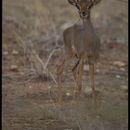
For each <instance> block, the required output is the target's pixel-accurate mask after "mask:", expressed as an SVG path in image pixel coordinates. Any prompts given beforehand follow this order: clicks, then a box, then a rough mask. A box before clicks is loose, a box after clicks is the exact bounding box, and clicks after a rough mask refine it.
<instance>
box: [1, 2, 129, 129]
mask: <svg viewBox="0 0 130 130" xmlns="http://www.w3.org/2000/svg"><path fill="white" fill-rule="evenodd" d="M3 2H4V3H3V7H4V8H3V43H2V45H3V51H2V52H3V58H2V70H3V78H2V80H3V83H2V108H3V109H2V124H3V126H2V127H3V130H117V129H118V130H127V129H128V126H127V125H128V119H127V117H128V91H127V90H128V74H127V72H128V43H127V41H128V40H127V38H128V36H127V31H128V30H127V28H128V26H127V23H128V16H127V15H128V14H127V5H125V4H122V3H119V2H116V1H114V2H113V1H112V0H110V1H109V2H108V1H107V0H104V1H103V2H102V3H101V5H99V6H97V7H96V8H95V9H94V10H93V12H92V19H93V21H94V26H95V28H96V30H97V33H98V34H99V36H100V37H101V42H102V51H101V58H100V61H99V63H98V64H97V65H96V72H95V78H96V89H97V90H98V92H99V93H98V94H97V95H96V100H95V102H94V100H93V98H92V97H91V95H89V94H88V91H89V89H90V87H89V74H88V67H87V66H85V68H84V76H83V91H84V92H87V94H82V96H81V97H80V98H78V99H75V98H74V97H73V92H74V86H75V83H74V80H73V76H72V73H71V68H72V66H73V65H74V62H75V59H74V60H73V61H72V62H71V63H70V65H66V67H65V71H64V78H63V81H62V83H63V89H64V95H63V96H64V103H63V104H62V105H59V104H57V99H58V95H57V93H58V92H57V91H58V89H57V84H56V81H55V80H56V61H57V60H58V59H59V56H60V53H61V52H62V44H63V42H62V32H63V30H64V29H65V28H66V27H68V26H70V25H72V24H73V23H76V22H77V21H78V14H77V13H76V10H75V8H73V7H71V6H70V5H69V4H68V3H67V1H66V0H60V1H59V0H51V1H46V0H21V1H18V0H12V1H10V0H4V1H3ZM111 5H113V6H111ZM113 12H114V13H113ZM58 48H59V50H58ZM56 49H57V51H56ZM54 50H55V51H56V52H55V53H53V51H54ZM51 54H52V55H51ZM49 56H50V58H49ZM48 59H50V60H49V62H48ZM46 65H47V66H46Z"/></svg>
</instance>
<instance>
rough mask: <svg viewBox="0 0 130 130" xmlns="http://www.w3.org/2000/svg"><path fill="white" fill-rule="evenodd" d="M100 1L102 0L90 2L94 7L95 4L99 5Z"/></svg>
mask: <svg viewBox="0 0 130 130" xmlns="http://www.w3.org/2000/svg"><path fill="white" fill-rule="evenodd" d="M100 1H102V0H92V2H93V5H96V4H98V3H100Z"/></svg>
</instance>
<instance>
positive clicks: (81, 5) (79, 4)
mask: <svg viewBox="0 0 130 130" xmlns="http://www.w3.org/2000/svg"><path fill="white" fill-rule="evenodd" d="M100 1H101V0H68V2H69V3H70V4H71V5H74V6H75V7H76V8H77V9H78V10H79V15H80V17H81V18H82V19H84V18H89V17H90V10H91V8H92V7H93V6H94V5H97V4H98V3H99V2H100Z"/></svg>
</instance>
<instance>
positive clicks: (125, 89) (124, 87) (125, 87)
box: [120, 85, 128, 91]
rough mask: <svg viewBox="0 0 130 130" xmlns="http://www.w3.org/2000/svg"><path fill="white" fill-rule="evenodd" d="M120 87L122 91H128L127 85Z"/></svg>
mask: <svg viewBox="0 0 130 130" xmlns="http://www.w3.org/2000/svg"><path fill="white" fill-rule="evenodd" d="M120 88H121V89H122V90H124V91H128V86H126V85H122V86H120Z"/></svg>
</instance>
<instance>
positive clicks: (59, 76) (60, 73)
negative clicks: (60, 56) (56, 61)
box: [57, 59, 65, 103]
mask: <svg viewBox="0 0 130 130" xmlns="http://www.w3.org/2000/svg"><path fill="white" fill-rule="evenodd" d="M64 66H65V59H64V60H63V61H62V62H61V64H60V65H58V66H57V79H58V89H59V94H58V96H59V102H60V103H61V102H62V86H61V78H62V74H63V71H64Z"/></svg>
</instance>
